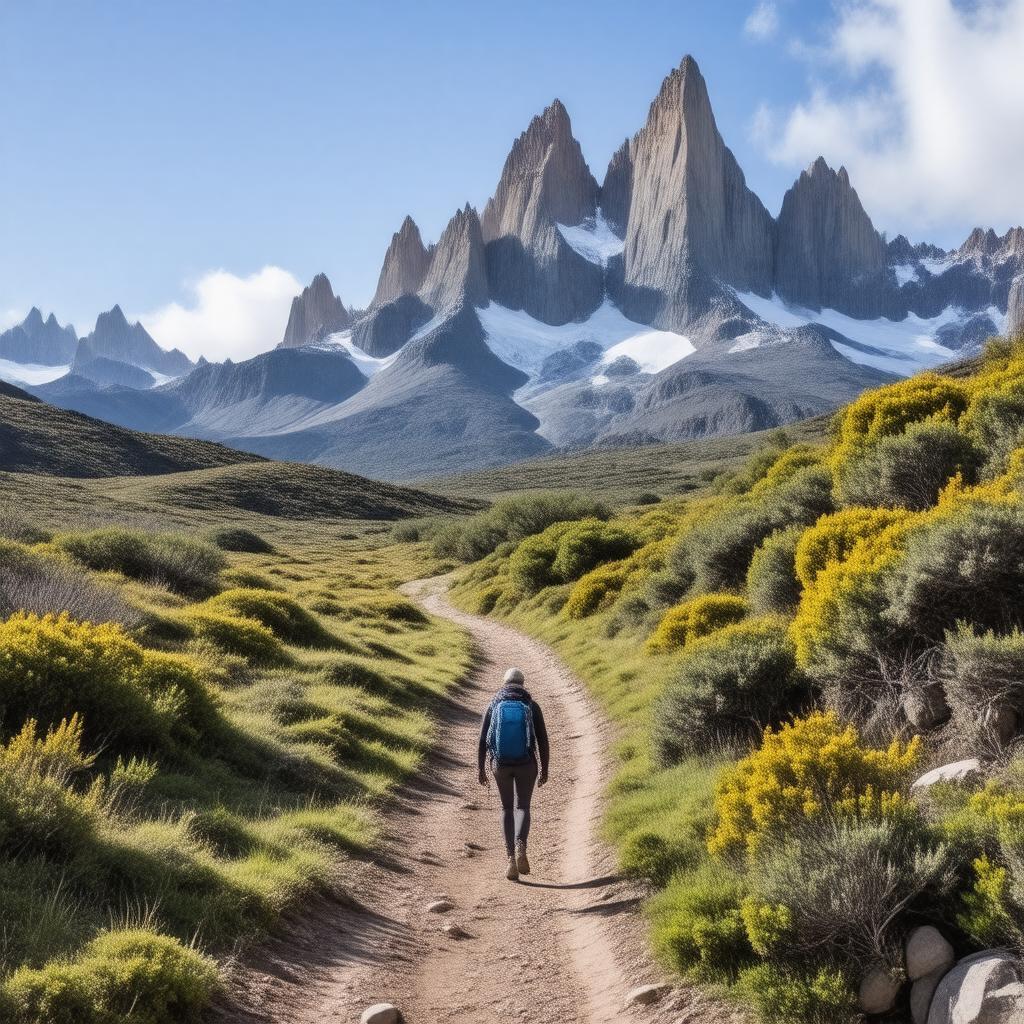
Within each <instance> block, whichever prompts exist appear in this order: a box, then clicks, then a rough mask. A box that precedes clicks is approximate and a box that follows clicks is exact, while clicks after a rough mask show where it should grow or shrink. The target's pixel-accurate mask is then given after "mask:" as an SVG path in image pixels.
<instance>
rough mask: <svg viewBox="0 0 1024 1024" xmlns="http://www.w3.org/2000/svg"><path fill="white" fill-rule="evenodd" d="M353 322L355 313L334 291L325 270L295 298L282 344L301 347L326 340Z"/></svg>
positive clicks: (281, 345)
mask: <svg viewBox="0 0 1024 1024" xmlns="http://www.w3.org/2000/svg"><path fill="white" fill-rule="evenodd" d="M351 323H352V317H351V316H350V315H349V312H348V310H347V309H346V308H345V306H344V304H343V303H342V301H341V299H339V298H338V296H337V295H335V294H334V289H333V288H332V287H331V282H330V281H329V280H328V279H327V275H326V274H317V275H316V277H314V278H313V280H312V281H311V282H310V283H309V284H308V285H307V286H306V287H305V288H303V289H302V294H301V295H296V296H295V298H294V299H292V308H291V312H290V313H289V314H288V325H287V326H286V327H285V329H284V338H283V339H282V340H281V344H280V345H279V348H301V347H302V346H303V345H310V344H312V343H313V342H315V341H321V340H323V339H324V338H325V337H326V336H327V335H328V334H333V333H334V332H335V331H343V330H345V328H346V327H348V326H349V325H350V324H351Z"/></svg>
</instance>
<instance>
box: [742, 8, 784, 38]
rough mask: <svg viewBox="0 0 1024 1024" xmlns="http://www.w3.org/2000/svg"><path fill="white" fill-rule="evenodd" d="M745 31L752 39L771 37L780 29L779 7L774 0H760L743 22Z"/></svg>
mask: <svg viewBox="0 0 1024 1024" xmlns="http://www.w3.org/2000/svg"><path fill="white" fill-rule="evenodd" d="M743 31H744V32H745V33H746V34H747V35H748V36H750V37H751V39H759V40H762V41H763V40H767V39H771V38H772V37H773V36H774V35H775V34H776V33H777V32H778V31H779V9H778V7H776V5H775V4H774V3H773V2H772V0H760V3H759V4H758V5H757V6H756V7H755V8H754V9H753V10H752V11H751V12H750V14H749V15H748V16H747V20H746V21H745V22H744V23H743Z"/></svg>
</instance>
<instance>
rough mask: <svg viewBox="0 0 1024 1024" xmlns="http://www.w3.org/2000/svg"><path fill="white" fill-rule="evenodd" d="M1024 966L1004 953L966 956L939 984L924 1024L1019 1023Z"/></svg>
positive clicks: (1022, 1014) (1023, 1015) (1023, 1010)
mask: <svg viewBox="0 0 1024 1024" xmlns="http://www.w3.org/2000/svg"><path fill="white" fill-rule="evenodd" d="M1021 1021H1024V965H1022V964H1021V962H1020V961H1019V960H1018V959H1017V958H1016V957H1014V956H1012V955H1011V954H1010V953H1009V952H1007V951H1006V950H992V949H989V950H984V951H982V952H981V953H975V954H974V955H973V956H969V957H965V958H964V959H963V960H961V961H960V962H959V963H958V964H957V965H956V966H955V967H953V969H952V970H950V971H949V972H948V973H947V974H946V975H945V977H943V979H942V980H941V981H940V982H939V984H938V987H937V988H936V990H935V995H934V996H933V997H932V1003H931V1008H930V1009H929V1011H928V1022H927V1024H1020V1022H1021Z"/></svg>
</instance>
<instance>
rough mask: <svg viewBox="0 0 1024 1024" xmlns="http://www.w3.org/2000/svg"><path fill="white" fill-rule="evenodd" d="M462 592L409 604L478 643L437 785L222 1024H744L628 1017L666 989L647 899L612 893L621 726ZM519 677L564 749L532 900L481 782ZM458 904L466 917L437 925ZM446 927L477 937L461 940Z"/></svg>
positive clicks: (301, 927) (423, 793)
mask: <svg viewBox="0 0 1024 1024" xmlns="http://www.w3.org/2000/svg"><path fill="white" fill-rule="evenodd" d="M446 582H447V581H445V580H443V579H441V580H424V581H419V582H418V583H416V584H410V585H409V586H408V587H407V588H406V591H407V593H409V594H410V596H412V597H414V598H415V599H416V600H418V601H420V602H421V603H422V604H423V605H424V606H425V607H426V608H427V609H428V610H429V611H430V612H432V613H433V614H435V615H441V616H444V617H446V618H449V619H452V620H454V621H455V622H457V623H459V624H460V625H462V626H464V627H465V628H467V629H468V630H469V631H470V632H471V633H472V635H473V637H474V639H475V641H476V645H477V648H478V652H479V655H480V664H479V666H478V668H477V670H476V671H475V672H474V673H473V677H472V678H471V679H470V680H469V681H467V682H466V684H465V685H464V686H462V687H461V688H460V690H459V691H458V692H457V693H455V694H454V695H453V697H452V699H451V701H450V702H449V704H448V705H447V707H446V709H445V711H444V714H443V719H444V720H443V723H442V727H441V729H440V730H439V745H438V749H437V751H436V753H435V754H434V755H433V756H432V757H431V759H430V760H429V762H428V764H427V766H426V770H425V771H424V772H423V773H422V774H421V775H420V776H419V777H418V778H417V779H416V780H415V781H414V782H413V783H411V784H410V785H409V786H407V787H406V788H405V789H404V790H403V792H402V793H401V794H400V795H399V798H398V801H397V807H396V808H395V809H394V811H393V813H391V814H390V815H389V835H388V839H387V843H386V854H385V857H384V858H383V859H381V860H379V861H377V862H376V863H374V864H370V865H365V866H363V867H362V868H360V869H359V870H358V871H357V873H356V878H355V879H353V878H352V874H351V871H349V873H348V874H347V876H346V880H345V884H346V890H347V891H348V892H349V893H350V894H351V895H352V896H353V897H354V898H355V899H356V900H357V901H358V902H357V904H356V905H354V906H352V905H348V904H345V903H340V902H327V901H318V902H316V903H315V904H314V905H312V906H310V907H308V908H305V911H304V913H303V915H302V917H301V919H298V920H296V921H294V922H293V923H292V924H291V926H290V927H289V928H288V929H287V932H286V934H284V935H283V936H282V937H281V938H280V939H277V940H275V941H274V942H272V943H270V944H268V945H267V946H266V947H264V948H263V949H261V950H260V951H259V953H258V955H257V956H256V957H255V958H253V959H251V960H250V962H249V963H248V964H247V965H246V967H245V968H244V969H242V970H240V971H239V972H238V974H237V978H236V981H235V983H234V985H233V991H232V1000H231V1004H230V1005H226V1006H222V1007H220V1008H219V1010H218V1012H217V1013H216V1015H215V1016H216V1018H217V1019H218V1020H220V1021H224V1022H230V1024H257V1022H259V1024H270V1022H273V1024H313V1022H317V1024H319V1022H334V1021H358V1019H359V1014H360V1013H361V1011H362V1010H363V1009H364V1008H365V1007H366V1006H368V1005H370V1004H372V1003H376V1002H390V1003H394V1004H395V1005H397V1006H398V1007H399V1008H400V1009H401V1010H402V1012H403V1014H404V1017H405V1020H406V1021H407V1022H408V1024H443V1022H446V1021H458V1022H460V1024H484V1022H487V1024H491V1022H494V1021H498V1020H508V1021H516V1020H522V1021H529V1022H530V1024H556V1022H557V1024H567V1022H578V1024H608V1022H615V1021H632V1020H646V1021H652V1022H662V1021H664V1022H666V1024H667V1022H668V1021H671V1022H672V1024H687V1022H693V1024H697V1022H700V1024H725V1022H727V1021H730V1020H731V1017H730V1016H729V1015H728V1014H725V1013H724V1012H723V1011H722V1010H721V1009H720V1008H718V1007H716V1006H714V1005H712V1004H711V1003H710V1002H708V1001H706V1000H705V999H704V998H702V997H701V996H700V995H699V994H698V993H695V992H688V991H681V990H677V991H676V992H673V993H672V994H671V995H669V996H667V997H666V998H664V999H663V1000H662V1001H661V1002H659V1003H658V1004H656V1005H655V1006H653V1007H647V1008H642V1009H630V1010H628V1011H627V1010H624V1009H623V999H624V996H625V994H626V992H627V991H628V990H629V989H630V988H632V987H634V986H636V985H640V984H644V983H647V982H656V981H661V980H663V979H662V976H661V972H660V971H659V970H658V969H657V968H656V967H654V966H653V965H652V964H651V962H650V960H649V958H648V956H647V954H646V951H645V948H644V939H643V927H642V924H641V922H640V921H639V919H638V915H637V913H636V910H637V905H638V902H639V894H638V893H637V892H636V891H635V890H634V889H633V888H632V887H631V886H630V885H629V884H627V883H625V882H623V881H622V880H620V879H617V878H615V877H614V875H613V874H612V871H611V867H612V865H611V860H610V858H609V854H608V851H607V850H606V849H605V848H603V847H602V845H601V844H600V842H599V840H598V838H597V836H596V829H597V825H598V822H599V820H600V800H601V793H602V791H603V788H604V785H605V782H606V781H607V770H608V765H607V760H606V755H605V751H606V750H607V747H608V743H609V741H610V738H611V736H610V730H609V727H608V726H607V724H606V723H604V722H603V721H602V719H601V718H600V716H599V715H598V714H597V713H596V711H595V710H594V708H593V707H592V706H591V704H590V702H589V701H588V699H587V698H586V695H585V693H584V690H583V687H582V685H581V684H580V683H579V682H578V680H576V679H575V677H574V676H573V675H572V674H571V673H570V672H569V671H568V669H567V668H566V667H565V666H564V665H563V664H562V662H561V661H560V660H559V659H558V657H557V656H556V655H555V654H554V653H553V652H552V651H551V650H550V649H549V648H547V647H546V646H544V645H543V644H540V643H538V642H536V641H534V640H531V639H529V638H528V637H525V636H523V635H522V634H520V633H518V632H516V631H515V630H513V629H511V628H509V627H507V626H504V625H502V624H501V623H499V622H495V621H492V620H490V619H486V618H481V617H478V616H472V615H468V614H465V613H463V612H460V611H457V610H456V609H454V608H452V607H451V606H450V605H449V604H448V603H447V601H446V600H445V597H444V590H445V586H446ZM510 665H518V666H519V667H520V668H522V670H523V671H524V673H525V674H526V678H527V685H528V686H529V688H530V690H531V692H532V693H533V695H534V698H535V699H536V700H537V701H538V702H539V703H540V704H541V706H542V707H543V709H544V718H545V721H546V723H547V726H548V732H549V734H550V737H551V748H552V757H551V781H550V782H549V783H548V785H547V786H546V787H544V788H543V789H541V790H539V791H538V793H537V796H536V797H535V799H534V813H533V831H532V833H531V840H530V860H531V862H532V865H533V873H532V874H531V875H530V876H529V877H528V878H524V879H523V880H522V881H521V882H520V883H519V884H513V883H510V882H506V881H505V879H504V866H505V858H504V848H503V843H502V841H501V838H500V831H499V822H498V807H499V804H498V799H497V793H496V792H495V791H494V788H493V785H492V786H491V787H489V788H488V789H487V790H485V789H482V788H481V787H480V786H479V784H478V783H477V780H476V765H475V760H476V743H477V734H478V728H479V721H480V715H481V714H482V712H483V710H484V708H485V707H486V705H487V703H488V701H489V700H490V698H491V696H492V694H493V691H494V689H495V688H496V686H497V682H498V680H499V679H500V676H501V673H502V672H503V671H504V669H505V668H506V667H508V666H510ZM442 897H444V898H447V899H449V900H450V901H451V902H452V903H454V905H455V907H454V909H453V910H452V911H451V912H450V913H448V914H445V915H440V916H439V915H436V914H431V913H427V912H426V909H425V908H426V906H427V904H428V903H430V902H431V901H433V900H436V899H440V898H442ZM446 921H454V922H456V923H458V924H459V925H460V926H461V927H462V928H463V929H464V930H465V932H467V933H468V937H466V938H462V939H453V938H450V937H448V936H447V935H445V934H444V933H443V932H442V930H441V929H442V925H443V924H444V923H445V922H446Z"/></svg>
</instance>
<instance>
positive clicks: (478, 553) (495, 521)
mask: <svg viewBox="0 0 1024 1024" xmlns="http://www.w3.org/2000/svg"><path fill="white" fill-rule="evenodd" d="M608 515H609V512H608V509H607V508H606V507H605V506H604V505H603V504H602V503H601V502H598V501H594V500H593V499H590V498H586V497H583V496H582V495H579V494H573V493H570V492H565V491H554V492H552V493H550V494H525V495H522V496H520V497H514V498H503V499H502V500H501V501H496V502H495V503H494V504H493V505H492V506H491V507H490V508H489V509H487V510H486V511H485V512H480V513H478V514H477V515H475V516H473V517H472V518H470V519H468V520H464V521H460V522H453V523H451V524H449V525H448V526H447V527H446V528H444V529H443V530H441V532H440V533H439V534H438V536H437V537H436V538H435V539H434V553H435V554H436V555H437V556H438V557H439V558H458V559H460V560H461V561H463V562H475V561H477V560H478V559H480V558H483V557H484V556H485V555H489V554H490V553H491V552H492V551H494V550H495V549H496V548H497V547H498V546H499V545H500V544H503V543H505V542H507V541H512V542H515V543H518V542H519V541H521V540H524V539H525V538H526V537H530V536H532V535H533V534H535V533H540V532H541V531H542V530H545V529H547V527H549V526H551V525H552V524H553V523H559V522H565V521H567V520H572V519H586V518H594V519H607V518H608Z"/></svg>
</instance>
